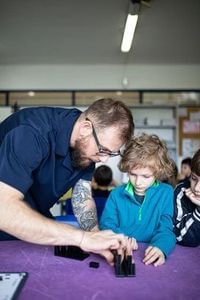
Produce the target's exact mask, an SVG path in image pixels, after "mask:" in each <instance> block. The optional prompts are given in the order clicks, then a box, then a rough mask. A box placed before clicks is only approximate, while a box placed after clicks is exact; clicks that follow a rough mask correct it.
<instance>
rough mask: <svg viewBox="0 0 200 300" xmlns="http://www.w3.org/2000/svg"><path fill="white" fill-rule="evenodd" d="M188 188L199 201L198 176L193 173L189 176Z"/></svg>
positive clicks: (199, 184) (199, 181)
mask: <svg viewBox="0 0 200 300" xmlns="http://www.w3.org/2000/svg"><path fill="white" fill-rule="evenodd" d="M190 188H191V190H192V192H193V194H194V196H195V198H196V199H197V200H198V201H200V176H197V175H196V174H195V173H192V174H191V178H190Z"/></svg>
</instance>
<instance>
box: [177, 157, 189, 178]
mask: <svg viewBox="0 0 200 300" xmlns="http://www.w3.org/2000/svg"><path fill="white" fill-rule="evenodd" d="M191 163H192V158H191V157H186V158H184V159H183V160H182V161H181V173H180V176H179V182H181V181H182V180H185V179H187V178H189V177H190V174H191Z"/></svg>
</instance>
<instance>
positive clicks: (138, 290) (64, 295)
mask: <svg viewBox="0 0 200 300" xmlns="http://www.w3.org/2000/svg"><path fill="white" fill-rule="evenodd" d="M145 248H146V245H144V244H141V245H140V248H139V250H138V251H136V252H135V261H136V277H133V278H116V277H115V275H114V268H112V267H110V266H109V265H108V264H107V263H106V262H105V261H104V259H102V258H101V257H99V256H96V255H90V257H88V258H87V259H85V260H84V261H81V262H80V261H76V260H72V259H67V258H62V257H58V256H54V254H53V247H46V246H39V245H33V244H28V243H25V242H21V241H5V242H0V271H2V272H21V271H25V272H28V273H29V277H28V279H27V281H26V283H25V286H24V288H23V290H22V291H21V293H20V296H19V300H33V299H37V300H44V299H45V300H47V299H48V300H49V299H54V300H61V299H68V300H121V299H125V300H130V299H134V300H137V299H145V300H146V299H153V300H154V299H159V300H160V299H162V300H165V299H170V300H172V299H176V300H179V299H180V300H183V299H190V300H191V299H199V297H200V263H199V261H200V247H198V248H186V247H181V246H177V247H176V249H175V251H174V252H173V254H172V255H171V257H170V258H169V259H168V261H167V263H166V264H165V265H163V266H161V267H158V268H155V267H153V266H145V265H144V264H143V263H142V262H141V260H142V258H143V255H144V249H145ZM92 260H95V261H99V262H100V267H99V268H98V269H92V268H89V266H88V265H89V262H90V261H92Z"/></svg>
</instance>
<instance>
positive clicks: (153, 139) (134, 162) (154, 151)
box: [119, 133, 174, 181]
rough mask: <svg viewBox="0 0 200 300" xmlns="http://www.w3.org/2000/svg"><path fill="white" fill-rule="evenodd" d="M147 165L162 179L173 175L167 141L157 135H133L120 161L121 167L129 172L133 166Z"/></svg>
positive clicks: (157, 177)
mask: <svg viewBox="0 0 200 300" xmlns="http://www.w3.org/2000/svg"><path fill="white" fill-rule="evenodd" d="M146 167H148V168H149V169H150V170H151V171H152V172H153V174H154V176H155V177H156V179H159V180H161V181H162V180H164V179H166V178H169V177H171V176H173V172H174V171H173V170H174V168H173V163H172V160H171V158H170V157H169V155H168V149H167V146H166V144H165V142H163V141H161V140H160V139H159V137H158V136H157V135H148V134H146V133H142V134H141V135H140V136H136V137H133V138H132V139H131V140H130V142H129V143H128V144H127V147H126V148H125V151H124V154H123V157H122V159H121V161H120V162H119V169H120V170H121V171H122V172H128V173H129V172H130V171H131V169H133V168H146Z"/></svg>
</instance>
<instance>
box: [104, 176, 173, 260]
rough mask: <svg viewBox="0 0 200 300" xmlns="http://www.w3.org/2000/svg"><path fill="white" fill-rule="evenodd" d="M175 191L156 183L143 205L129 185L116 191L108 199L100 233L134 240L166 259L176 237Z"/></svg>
mask: <svg viewBox="0 0 200 300" xmlns="http://www.w3.org/2000/svg"><path fill="white" fill-rule="evenodd" d="M173 196H174V195H173V188H172V187H171V186H170V185H168V184H165V183H161V182H156V183H154V184H153V185H152V186H151V187H149V188H148V189H147V190H146V192H145V197H144V201H143V203H142V204H140V203H139V202H138V201H137V200H136V198H135V196H134V187H133V186H132V185H131V183H130V182H129V183H128V184H127V185H122V186H119V187H117V188H115V189H114V190H113V191H112V192H111V193H110V195H109V198H108V200H107V202H106V206H105V209H104V211H103V214H102V217H101V220H100V229H101V230H104V229H111V230H113V231H114V232H116V233H123V234H125V235H126V236H129V237H134V238H135V239H136V240H137V241H138V242H145V243H149V244H150V245H151V246H155V247H158V248H159V249H160V250H161V251H162V252H163V253H164V254H165V256H166V257H167V256H168V255H169V254H170V253H171V252H172V251H173V249H174V248H175V244H176V238H175V235H174V233H173V222H172V217H173V212H174V206H173V205H174V204H173V203H174V202H173Z"/></svg>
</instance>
